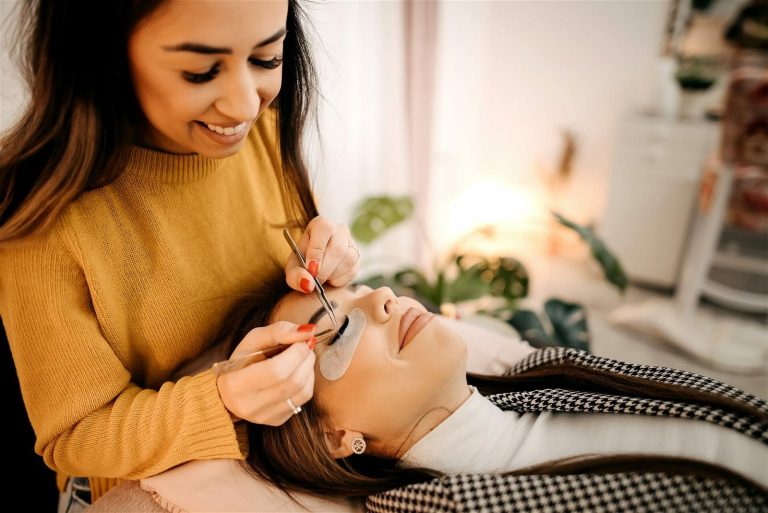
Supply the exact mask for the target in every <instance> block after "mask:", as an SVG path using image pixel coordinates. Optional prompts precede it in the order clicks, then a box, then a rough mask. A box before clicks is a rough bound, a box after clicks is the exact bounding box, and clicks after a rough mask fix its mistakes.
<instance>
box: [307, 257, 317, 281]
mask: <svg viewBox="0 0 768 513" xmlns="http://www.w3.org/2000/svg"><path fill="white" fill-rule="evenodd" d="M318 267H319V265H318V263H317V260H310V261H309V263H308V264H307V270H308V271H309V274H311V275H312V276H314V277H315V278H317V271H318Z"/></svg>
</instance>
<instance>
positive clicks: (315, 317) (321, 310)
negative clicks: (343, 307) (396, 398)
mask: <svg viewBox="0 0 768 513" xmlns="http://www.w3.org/2000/svg"><path fill="white" fill-rule="evenodd" d="M338 307H339V304H338V303H337V302H336V301H331V308H338ZM327 314H328V312H326V311H325V308H324V307H322V306H321V307H320V308H318V309H317V310H315V313H313V314H312V317H310V318H309V320H308V321H307V323H309V324H317V321H319V320H320V319H321V318H322V317H323V315H327Z"/></svg>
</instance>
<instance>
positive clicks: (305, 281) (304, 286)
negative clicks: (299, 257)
mask: <svg viewBox="0 0 768 513" xmlns="http://www.w3.org/2000/svg"><path fill="white" fill-rule="evenodd" d="M299 286H300V287H301V290H303V291H304V292H306V293H309V292H311V290H310V288H309V280H308V279H306V278H302V279H301V281H300V282H299Z"/></svg>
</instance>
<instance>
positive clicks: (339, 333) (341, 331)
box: [328, 316, 349, 346]
mask: <svg viewBox="0 0 768 513" xmlns="http://www.w3.org/2000/svg"><path fill="white" fill-rule="evenodd" d="M348 325H349V316H347V317H344V322H342V323H341V328H339V331H337V332H336V334H335V335H334V336H333V338H332V339H331V341H330V342H328V345H329V346H332V345H333V344H335V343H336V342H338V341H339V339H340V338H341V336H342V335H343V334H344V330H345V329H347V326H348Z"/></svg>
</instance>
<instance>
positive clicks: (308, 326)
mask: <svg viewBox="0 0 768 513" xmlns="http://www.w3.org/2000/svg"><path fill="white" fill-rule="evenodd" d="M313 329H315V325H314V324H302V325H301V326H299V327H298V328H296V331H312V330H313Z"/></svg>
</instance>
